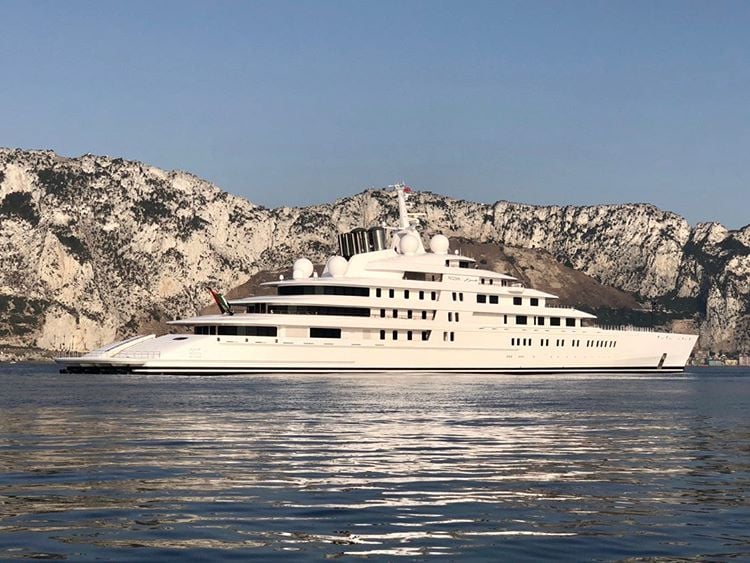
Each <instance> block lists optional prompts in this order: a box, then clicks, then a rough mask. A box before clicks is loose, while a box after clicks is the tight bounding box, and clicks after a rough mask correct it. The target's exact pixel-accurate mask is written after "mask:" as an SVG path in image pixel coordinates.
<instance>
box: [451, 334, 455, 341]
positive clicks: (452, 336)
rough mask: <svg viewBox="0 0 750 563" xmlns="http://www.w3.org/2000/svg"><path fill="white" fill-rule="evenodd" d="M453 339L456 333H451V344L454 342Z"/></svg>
mask: <svg viewBox="0 0 750 563" xmlns="http://www.w3.org/2000/svg"><path fill="white" fill-rule="evenodd" d="M455 338H456V333H455V332H451V342H453V341H454V340H455Z"/></svg>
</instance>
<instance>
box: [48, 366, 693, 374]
mask: <svg viewBox="0 0 750 563" xmlns="http://www.w3.org/2000/svg"><path fill="white" fill-rule="evenodd" d="M684 370H685V368H684V366H664V367H661V368H657V367H628V368H624V367H589V368H564V367H559V368H533V367H532V368H481V369H467V368H445V367H443V368H434V369H416V368H408V367H403V368H387V369H383V368H367V367H363V368H257V367H253V368H241V367H237V368H206V367H195V368H188V367H180V368H168V367H160V368H156V367H154V368H147V367H140V366H118V367H111V366H68V367H66V368H64V369H61V370H60V373H136V374H153V375H242V374H248V375H250V374H273V373H300V374H335V373H405V372H408V373H419V374H440V373H467V374H472V373H488V374H505V375H518V374H530V375H534V374H536V375H543V374H587V373H588V374H606V373H636V374H637V373H656V374H659V373H682V372H683V371H684Z"/></svg>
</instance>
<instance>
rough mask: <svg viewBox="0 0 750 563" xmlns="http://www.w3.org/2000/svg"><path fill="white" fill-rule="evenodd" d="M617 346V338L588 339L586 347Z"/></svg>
mask: <svg viewBox="0 0 750 563" xmlns="http://www.w3.org/2000/svg"><path fill="white" fill-rule="evenodd" d="M615 346H617V341H615V340H587V341H586V348H614V347H615Z"/></svg>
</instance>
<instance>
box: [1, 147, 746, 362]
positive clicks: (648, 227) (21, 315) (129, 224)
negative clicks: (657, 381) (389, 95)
mask: <svg viewBox="0 0 750 563" xmlns="http://www.w3.org/2000/svg"><path fill="white" fill-rule="evenodd" d="M412 201H413V202H414V204H415V207H416V208H417V210H418V211H422V212H424V213H425V214H426V220H425V225H426V232H427V234H428V235H430V234H432V233H436V232H443V233H445V234H448V235H449V236H453V237H457V238H462V239H468V240H472V241H475V242H478V243H495V244H497V243H499V244H502V245H505V246H508V247H513V246H518V247H527V248H534V249H540V250H543V251H546V252H547V253H549V254H551V255H552V256H554V257H555V258H556V259H557V260H558V261H559V262H560V263H562V264H564V265H567V266H570V267H572V268H575V269H576V270H579V271H581V272H583V273H585V274H588V275H589V276H592V277H594V278H595V279H597V280H598V281H599V282H601V283H603V284H606V285H610V286H613V287H616V288H619V289H621V290H625V291H627V292H631V293H634V294H636V295H637V296H638V297H639V298H640V299H641V300H645V301H647V302H648V303H649V304H650V305H652V306H654V307H656V308H661V309H669V310H674V309H681V310H684V312H685V313H686V314H687V315H690V314H692V313H695V314H696V315H697V320H698V322H699V323H700V332H701V345H702V346H703V347H705V348H708V349H713V350H723V351H734V350H738V349H741V350H743V351H745V352H747V351H748V350H749V349H750V342H748V340H749V339H750V321H749V318H750V226H748V227H745V228H744V229H742V230H739V231H728V230H727V229H725V228H724V227H722V226H721V225H716V224H702V225H698V226H697V227H695V228H694V229H691V227H690V225H688V223H687V222H686V221H685V220H684V219H683V218H681V217H679V216H678V215H675V214H673V213H669V212H664V211H660V210H658V209H656V208H655V207H653V206H650V205H640V204H633V205H602V206H589V207H539V206H531V205H521V204H514V203H509V202H503V201H501V202H497V203H495V204H481V203H474V202H468V201H462V200H452V199H449V198H446V197H443V196H440V195H436V194H432V193H429V192H420V193H416V194H414V196H413V200H412ZM395 214H396V208H395V201H394V198H393V196H392V195H391V194H389V193H386V192H384V191H380V190H369V191H366V192H363V193H361V194H358V195H356V196H353V197H347V198H343V199H340V200H338V201H336V202H335V203H333V204H325V205H315V206H310V207H306V208H289V207H284V208H277V209H266V208H263V207H259V206H256V205H254V204H252V203H250V202H249V201H247V200H245V199H242V198H239V197H235V196H232V195H229V194H227V193H225V192H223V191H221V190H220V189H218V188H217V187H216V186H214V185H212V184H210V183H208V182H205V181H203V180H201V179H199V178H197V177H195V176H193V175H191V174H187V173H184V172H167V171H164V170H160V169H158V168H155V167H152V166H148V165H145V164H142V163H139V162H128V161H124V160H122V159H117V158H106V157H97V156H91V155H85V156H82V157H79V158H75V159H67V158H62V157H59V156H57V155H56V154H55V153H53V152H51V151H21V150H9V149H0V344H8V345H18V346H32V345H36V346H39V347H41V348H52V349H74V350H83V349H90V348H93V347H95V346H98V345H100V344H102V343H105V342H107V341H111V340H113V339H115V338H118V337H120V336H123V335H127V334H131V333H134V332H137V331H138V329H139V328H140V327H141V326H143V325H145V324H147V323H151V322H153V321H163V320H168V319H172V318H175V317H180V316H185V315H192V314H194V313H195V312H196V311H198V310H200V309H201V308H202V307H203V306H205V305H206V304H207V302H208V299H209V296H208V293H207V291H206V289H205V287H206V286H207V285H212V286H217V287H219V288H222V289H225V290H226V289H229V288H231V287H235V286H237V285H239V284H240V283H242V282H243V281H245V280H246V279H248V278H249V277H250V276H251V275H253V274H255V273H257V272H259V271H261V270H267V269H276V268H280V267H284V266H286V265H288V264H289V263H291V261H292V260H293V259H294V258H296V257H298V256H303V255H304V256H308V257H309V258H311V259H312V260H313V261H314V262H322V261H323V260H325V257H326V256H327V255H329V254H331V253H333V252H335V235H336V234H337V233H338V232H340V231H343V230H348V229H350V228H353V227H355V226H359V225H362V224H364V225H370V224H375V223H380V222H381V221H384V220H385V221H390V222H393V220H394V219H395Z"/></svg>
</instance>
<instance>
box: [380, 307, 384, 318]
mask: <svg viewBox="0 0 750 563" xmlns="http://www.w3.org/2000/svg"><path fill="white" fill-rule="evenodd" d="M380 318H381V319H384V318H385V309H380Z"/></svg>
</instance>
